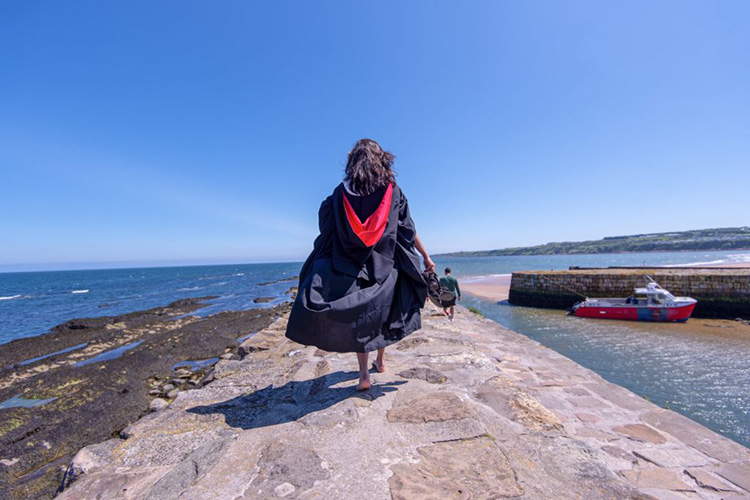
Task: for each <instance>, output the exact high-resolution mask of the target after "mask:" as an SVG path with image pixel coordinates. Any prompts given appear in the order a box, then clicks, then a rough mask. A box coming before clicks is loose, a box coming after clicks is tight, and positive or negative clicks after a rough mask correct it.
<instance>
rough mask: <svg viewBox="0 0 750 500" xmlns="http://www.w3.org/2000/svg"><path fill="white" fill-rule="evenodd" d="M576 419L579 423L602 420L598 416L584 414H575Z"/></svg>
mask: <svg viewBox="0 0 750 500" xmlns="http://www.w3.org/2000/svg"><path fill="white" fill-rule="evenodd" d="M576 418H577V419H578V420H580V421H581V422H587V423H593V422H599V421H600V420H601V419H602V417H600V416H599V415H594V414H592V413H584V412H579V413H576Z"/></svg>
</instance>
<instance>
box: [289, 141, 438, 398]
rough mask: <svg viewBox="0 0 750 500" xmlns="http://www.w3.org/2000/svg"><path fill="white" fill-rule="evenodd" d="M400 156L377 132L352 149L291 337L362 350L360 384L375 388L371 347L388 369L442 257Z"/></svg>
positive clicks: (311, 260)
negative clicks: (407, 186)
mask: <svg viewBox="0 0 750 500" xmlns="http://www.w3.org/2000/svg"><path fill="white" fill-rule="evenodd" d="M393 160H394V156H393V155H392V154H390V153H388V152H386V151H383V148H381V147H380V144H378V143H377V142H375V141H373V140H372V139H361V140H359V141H358V142H357V144H355V145H354V148H353V149H352V150H351V151H350V152H349V157H348V160H347V163H346V169H345V177H344V182H342V183H341V184H339V186H338V187H336V189H334V191H333V194H331V196H329V197H328V198H326V199H325V201H323V203H322V204H321V206H320V211H319V212H318V224H319V226H320V235H319V236H318V237H317V238H316V239H315V243H314V247H313V251H312V253H311V254H310V257H308V259H307V261H306V262H305V264H304V266H303V267H302V271H301V272H300V278H299V291H298V293H297V299H296V300H295V302H294V306H293V307H292V312H291V314H290V316H289V325H288V327H287V331H286V336H287V337H289V338H290V339H291V340H294V341H295V342H299V343H300V344H305V345H314V346H317V347H319V348H320V349H323V350H326V351H333V352H355V353H357V360H358V361H359V385H358V386H357V390H358V391H364V390H367V389H369V388H370V374H369V371H368V363H367V358H368V353H369V352H371V351H375V350H377V351H378V354H377V358H376V360H375V362H374V363H373V365H374V367H375V369H376V370H377V371H378V372H384V371H385V358H384V356H385V347H386V346H388V345H390V344H393V343H394V342H398V341H399V340H401V339H402V338H404V337H405V336H407V335H408V334H410V333H412V332H413V331H416V330H418V329H419V328H420V327H421V326H422V323H421V317H420V315H419V309H420V308H421V307H422V306H423V305H424V302H425V298H426V297H427V285H426V283H425V281H424V278H423V277H422V273H421V268H420V265H419V257H418V255H417V254H416V252H415V249H416V251H418V252H419V253H420V254H422V257H423V258H424V265H425V268H426V269H428V270H430V271H432V270H433V269H434V267H435V264H434V263H433V262H432V259H430V255H429V254H428V253H427V250H425V248H424V245H422V242H421V240H420V239H419V236H418V235H417V231H416V229H415V228H414V222H413V221H412V220H411V216H410V215H409V204H408V203H407V201H406V197H405V196H404V194H403V193H402V192H401V189H400V188H399V187H398V185H397V184H396V180H395V177H394V172H393V169H392V168H391V167H392V164H393Z"/></svg>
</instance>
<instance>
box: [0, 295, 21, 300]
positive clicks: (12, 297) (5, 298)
mask: <svg viewBox="0 0 750 500" xmlns="http://www.w3.org/2000/svg"><path fill="white" fill-rule="evenodd" d="M20 298H21V296H20V295H9V296H7V297H0V300H13V299H20Z"/></svg>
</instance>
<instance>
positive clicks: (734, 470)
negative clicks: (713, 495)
mask: <svg viewBox="0 0 750 500" xmlns="http://www.w3.org/2000/svg"><path fill="white" fill-rule="evenodd" d="M716 473H717V474H718V475H720V476H721V477H723V478H724V479H727V480H729V481H731V482H732V483H733V484H736V485H737V486H739V487H740V488H742V489H743V490H745V491H748V492H750V463H748V462H743V463H736V464H724V465H722V466H721V467H719V469H718V470H717V471H716Z"/></svg>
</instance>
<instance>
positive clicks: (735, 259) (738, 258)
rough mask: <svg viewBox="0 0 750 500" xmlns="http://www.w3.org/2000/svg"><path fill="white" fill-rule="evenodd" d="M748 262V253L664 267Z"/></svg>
mask: <svg viewBox="0 0 750 500" xmlns="http://www.w3.org/2000/svg"><path fill="white" fill-rule="evenodd" d="M748 262H750V253H737V254H733V255H727V257H726V258H725V259H718V260H709V261H705V262H690V263H689V264H672V265H669V266H666V267H681V266H691V267H692V266H714V265H717V264H746V263H748Z"/></svg>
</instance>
